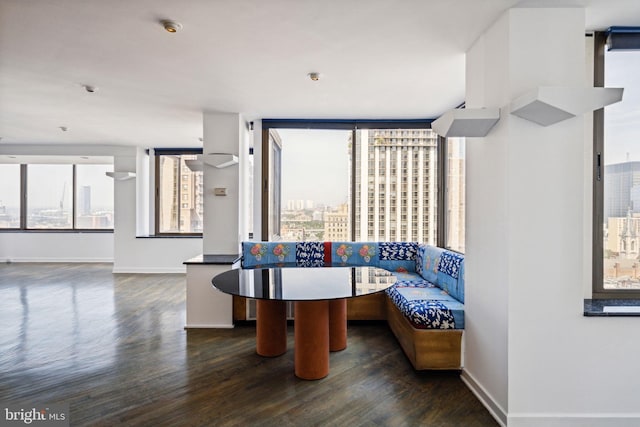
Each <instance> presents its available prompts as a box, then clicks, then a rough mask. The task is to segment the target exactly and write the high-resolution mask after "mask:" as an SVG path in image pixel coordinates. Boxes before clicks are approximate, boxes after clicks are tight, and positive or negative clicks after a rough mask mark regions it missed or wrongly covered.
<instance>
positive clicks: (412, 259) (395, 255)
mask: <svg viewBox="0 0 640 427" xmlns="http://www.w3.org/2000/svg"><path fill="white" fill-rule="evenodd" d="M417 254H418V244H417V243H415V242H380V243H379V244H378V257H379V258H380V267H381V268H384V269H386V270H389V271H393V272H398V273H404V272H410V273H413V272H415V271H416V255H417Z"/></svg>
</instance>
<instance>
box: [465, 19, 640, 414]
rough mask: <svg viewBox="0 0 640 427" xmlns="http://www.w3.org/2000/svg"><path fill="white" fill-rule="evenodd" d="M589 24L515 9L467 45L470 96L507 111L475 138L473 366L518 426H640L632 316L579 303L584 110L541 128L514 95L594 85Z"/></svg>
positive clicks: (586, 145)
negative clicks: (512, 103)
mask: <svg viewBox="0 0 640 427" xmlns="http://www.w3.org/2000/svg"><path fill="white" fill-rule="evenodd" d="M584 32H585V21H584V10H583V9H580V8H571V9H542V8H539V9H525V8H523V9H512V10H510V11H508V12H507V14H506V15H504V16H503V17H502V18H500V19H499V20H498V22H496V23H495V24H494V25H493V26H492V27H491V28H490V29H489V30H488V31H487V32H486V33H485V34H484V36H483V37H482V38H481V39H480V40H479V41H478V43H476V45H475V46H474V47H473V48H472V49H471V51H470V52H469V55H468V60H469V64H468V69H467V72H468V73H469V74H471V75H470V77H469V80H468V83H469V85H470V86H469V88H468V89H469V91H468V97H467V101H468V105H469V106H473V107H478V106H486V107H494V106H498V107H502V108H503V109H502V111H501V119H500V122H499V125H498V127H497V128H496V129H494V131H492V132H491V133H490V135H489V136H488V137H487V138H484V139H483V140H479V141H475V142H474V141H470V142H468V143H467V153H468V164H469V168H468V170H467V197H468V199H467V209H468V210H467V220H468V221H469V223H468V224H467V228H466V229H467V250H466V259H467V275H466V281H467V299H466V310H467V314H468V317H467V330H466V331H465V335H466V350H465V351H466V353H465V361H466V362H465V363H466V365H465V370H466V371H467V372H466V373H465V375H468V378H470V379H471V383H472V385H475V386H476V388H477V389H479V390H480V391H485V392H486V393H485V396H484V397H485V398H488V399H493V401H492V402H488V403H489V404H490V406H491V405H493V408H494V409H496V408H497V409H498V410H499V409H500V408H501V409H503V410H504V411H506V414H505V413H502V414H498V415H501V418H502V419H503V420H504V416H505V415H506V418H507V419H508V425H510V426H550V425H551V426H554V425H557V426H565V425H566V426H569V425H571V426H583V425H584V426H596V425H597V426H603V425H614V426H623V425H625V426H631V425H640V407H639V406H638V403H637V397H638V396H640V383H639V382H638V381H636V379H637V378H640V365H639V364H638V362H637V354H640V341H639V340H637V336H638V332H637V331H638V322H637V318H588V317H584V316H583V315H582V305H583V297H584V289H585V287H586V286H587V283H588V282H589V281H590V280H591V277H590V275H587V276H586V277H585V271H590V268H585V265H584V263H585V262H589V260H588V259H587V258H586V257H585V256H584V255H585V251H584V246H585V245H591V242H590V239H589V238H588V236H585V232H584V231H585V229H586V228H587V227H586V226H585V221H590V216H588V215H586V214H585V204H586V203H587V201H586V199H585V198H586V197H588V193H587V192H586V191H585V180H586V179H590V178H589V177H590V173H589V172H588V171H587V170H586V169H585V163H586V162H585V150H589V151H590V150H591V143H590V141H589V140H588V139H587V138H586V137H585V132H584V130H585V123H584V120H585V119H584V117H576V118H573V119H570V120H566V121H564V122H561V123H558V124H555V125H552V126H549V127H541V126H538V125H536V124H533V123H530V122H528V121H525V120H522V119H520V118H518V117H515V116H512V115H510V114H509V110H508V108H507V107H508V103H505V101H507V100H509V99H513V98H515V97H517V96H519V95H520V94H522V93H523V92H524V91H526V90H529V89H532V88H534V87H536V86H539V85H548V86H553V85H556V86H562V85H567V86H576V85H578V86H581V85H585V84H586V81H585V72H584V63H585V58H584V51H585V50H584V43H585V41H584ZM476 71H477V72H479V73H480V75H483V76H484V77H483V78H477V77H473V76H472V75H473V74H474V73H475V72H476ZM494 102H495V103H494ZM499 178H502V179H503V182H502V183H501V182H499ZM487 205H493V207H488V206H487ZM500 211H502V212H504V213H506V218H503V219H501V215H500ZM499 293H502V295H497V294H499ZM505 310H506V316H505ZM505 331H506V346H505ZM494 334H495V335H494ZM505 358H506V363H505ZM505 368H506V369H507V375H508V376H507V378H508V380H507V383H506V384H505V382H504V369H505ZM495 374H497V375H498V377H497V378H496V377H493V375H495ZM498 412H499V411H498Z"/></svg>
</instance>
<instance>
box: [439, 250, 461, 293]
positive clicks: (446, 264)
mask: <svg viewBox="0 0 640 427" xmlns="http://www.w3.org/2000/svg"><path fill="white" fill-rule="evenodd" d="M463 261H464V257H463V256H462V255H460V254H458V253H455V252H451V251H444V252H442V255H441V256H440V264H439V265H438V277H437V280H436V282H435V283H436V284H437V285H438V286H440V287H441V288H442V289H444V290H445V291H447V292H448V293H449V294H450V295H452V296H453V297H454V298H456V299H458V300H460V301H462V302H464V289H460V287H459V282H458V277H459V275H460V270H461V268H462V263H463Z"/></svg>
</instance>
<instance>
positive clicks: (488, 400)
mask: <svg viewBox="0 0 640 427" xmlns="http://www.w3.org/2000/svg"><path fill="white" fill-rule="evenodd" d="M460 379H462V382H464V383H465V384H466V385H467V387H469V390H471V392H472V393H473V394H474V395H475V396H476V397H477V398H478V400H480V402H481V403H482V404H483V405H484V407H485V408H487V411H489V413H490V414H491V416H492V417H493V418H495V420H496V421H497V422H498V424H500V425H501V426H502V427H505V426H506V425H507V412H506V411H505V410H504V408H502V406H500V404H499V403H498V402H496V400H495V399H494V398H493V396H491V394H490V393H489V392H488V391H487V390H486V389H485V388H484V387H483V386H482V385H481V384H480V383H479V382H478V381H477V380H476V379H475V378H474V377H473V375H471V374H470V373H469V372H467V371H466V370H464V369H463V370H462V373H461V374H460ZM509 427H511V424H509Z"/></svg>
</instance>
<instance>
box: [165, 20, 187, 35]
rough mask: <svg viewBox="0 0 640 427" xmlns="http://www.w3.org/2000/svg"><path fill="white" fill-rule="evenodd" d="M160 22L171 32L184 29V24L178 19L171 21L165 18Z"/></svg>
mask: <svg viewBox="0 0 640 427" xmlns="http://www.w3.org/2000/svg"><path fill="white" fill-rule="evenodd" d="M160 23H161V24H162V26H163V27H164V29H165V30H166V31H167V32H169V33H177V32H178V31H180V30H181V29H182V24H181V23H179V22H176V21H170V20H168V19H165V20H163V21H160Z"/></svg>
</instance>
